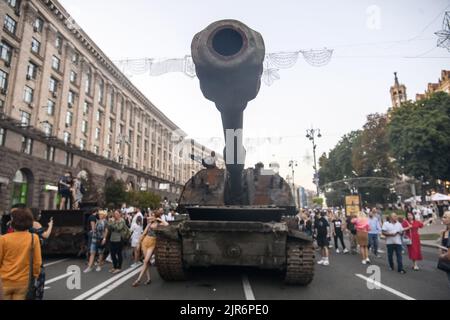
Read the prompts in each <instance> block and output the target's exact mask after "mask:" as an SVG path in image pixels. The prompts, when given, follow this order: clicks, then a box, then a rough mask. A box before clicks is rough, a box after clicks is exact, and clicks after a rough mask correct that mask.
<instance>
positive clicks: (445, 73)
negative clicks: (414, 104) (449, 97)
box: [416, 70, 450, 101]
mask: <svg viewBox="0 0 450 320" xmlns="http://www.w3.org/2000/svg"><path fill="white" fill-rule="evenodd" d="M441 91H442V92H447V93H448V94H450V70H442V71H441V78H440V79H439V81H438V83H429V84H428V87H427V90H426V91H425V93H418V94H417V95H416V100H417V101H419V100H421V99H425V98H427V97H429V96H430V95H431V94H432V93H434V92H441Z"/></svg>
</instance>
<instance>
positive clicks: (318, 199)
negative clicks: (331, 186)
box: [313, 198, 323, 206]
mask: <svg viewBox="0 0 450 320" xmlns="http://www.w3.org/2000/svg"><path fill="white" fill-rule="evenodd" d="M313 203H314V204H316V205H319V206H322V205H323V198H314V199H313Z"/></svg>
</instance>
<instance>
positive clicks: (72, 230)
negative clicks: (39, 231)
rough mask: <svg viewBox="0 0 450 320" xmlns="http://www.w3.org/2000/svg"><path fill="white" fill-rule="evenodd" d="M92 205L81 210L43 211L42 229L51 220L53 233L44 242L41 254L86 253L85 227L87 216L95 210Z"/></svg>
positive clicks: (86, 225) (41, 214)
mask: <svg viewBox="0 0 450 320" xmlns="http://www.w3.org/2000/svg"><path fill="white" fill-rule="evenodd" d="M95 209H96V207H95V206H94V204H84V206H82V207H81V210H43V211H41V212H40V216H41V218H40V222H41V224H42V226H43V227H44V228H47V227H48V222H49V221H50V219H51V218H53V231H52V234H51V237H50V239H49V240H48V241H45V242H44V245H43V247H42V253H43V255H45V256H53V255H69V256H70V255H72V256H73V255H76V256H80V255H82V254H85V253H86V250H87V248H86V244H87V227H88V222H87V221H88V218H89V215H90V214H91V213H92V211H93V210H95Z"/></svg>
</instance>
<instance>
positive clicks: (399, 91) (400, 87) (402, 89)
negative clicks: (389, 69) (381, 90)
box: [390, 72, 408, 108]
mask: <svg viewBox="0 0 450 320" xmlns="http://www.w3.org/2000/svg"><path fill="white" fill-rule="evenodd" d="M394 76H395V79H394V85H393V86H392V87H391V90H390V92H391V101H392V108H398V107H400V106H401V104H402V103H404V102H406V101H407V100H408V96H407V95H406V86H405V85H404V84H400V82H399V81H398V76H397V72H394Z"/></svg>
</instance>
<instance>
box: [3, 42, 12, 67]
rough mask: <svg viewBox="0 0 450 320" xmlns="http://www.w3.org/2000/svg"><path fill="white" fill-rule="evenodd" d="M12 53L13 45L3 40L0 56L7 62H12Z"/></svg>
mask: <svg viewBox="0 0 450 320" xmlns="http://www.w3.org/2000/svg"><path fill="white" fill-rule="evenodd" d="M11 54H12V48H11V46H10V45H9V44H7V43H6V42H4V41H2V42H1V43H0V58H1V59H2V60H3V61H5V62H7V63H11Z"/></svg>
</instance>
